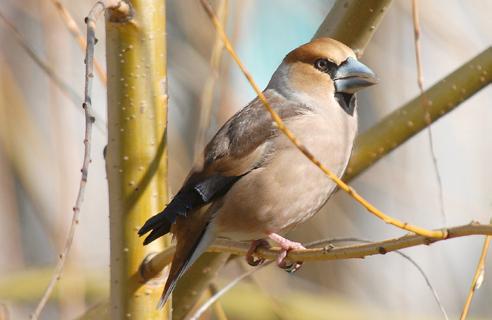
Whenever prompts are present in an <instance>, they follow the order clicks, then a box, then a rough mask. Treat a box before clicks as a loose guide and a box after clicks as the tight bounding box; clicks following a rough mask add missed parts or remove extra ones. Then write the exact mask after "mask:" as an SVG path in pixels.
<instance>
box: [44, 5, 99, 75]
mask: <svg viewBox="0 0 492 320" xmlns="http://www.w3.org/2000/svg"><path fill="white" fill-rule="evenodd" d="M51 3H52V4H53V5H54V6H55V8H56V10H57V11H58V13H59V14H60V17H61V18H62V20H63V22H64V24H65V26H66V27H67V29H68V31H69V32H70V34H71V35H72V36H73V37H74V38H75V40H77V43H78V44H79V46H80V48H81V49H82V50H83V51H85V49H86V46H87V42H86V41H85V38H84V36H83V34H82V31H81V30H80V28H79V26H78V25H77V23H76V22H75V20H74V18H73V17H72V15H71V14H70V12H69V11H68V10H67V8H65V6H64V5H63V4H62V3H61V1H59V0H51ZM94 68H95V69H96V73H97V75H98V77H99V79H100V80H101V82H102V83H103V84H104V85H106V82H107V78H106V72H105V71H104V69H103V67H102V66H101V64H100V63H99V62H98V61H97V59H96V58H94Z"/></svg>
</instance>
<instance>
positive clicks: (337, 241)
mask: <svg viewBox="0 0 492 320" xmlns="http://www.w3.org/2000/svg"><path fill="white" fill-rule="evenodd" d="M340 242H358V243H374V241H370V240H365V239H359V238H334V239H326V240H317V241H313V242H310V243H307V244H305V245H304V246H305V247H306V248H311V247H315V246H317V245H320V244H322V243H329V244H331V245H333V244H335V243H340ZM395 253H397V254H398V255H400V256H401V257H402V258H404V259H405V260H407V261H409V262H410V263H411V264H412V265H413V266H414V267H415V268H416V269H417V271H418V272H419V273H420V275H421V276H422V278H424V281H425V283H426V284H427V287H429V289H430V290H431V293H432V295H433V296H434V300H436V303H437V306H438V307H439V309H440V310H441V313H442V315H443V317H444V319H446V320H448V319H449V317H448V314H447V312H446V309H445V308H444V306H443V305H442V303H441V299H439V295H438V294H437V291H436V289H434V286H432V283H431V282H430V279H429V277H427V275H426V274H425V271H424V269H422V267H421V266H420V265H419V264H418V263H417V262H416V261H415V260H413V258H412V257H410V256H409V255H407V254H405V253H403V252H401V251H400V250H396V251H395Z"/></svg>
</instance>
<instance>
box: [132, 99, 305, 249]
mask: <svg viewBox="0 0 492 320" xmlns="http://www.w3.org/2000/svg"><path fill="white" fill-rule="evenodd" d="M265 96H266V97H267V99H268V101H269V103H270V105H271V106H272V108H273V109H274V110H275V111H276V112H277V113H278V114H279V115H280V117H281V118H282V119H284V120H286V119H289V118H292V117H296V116H299V115H302V114H305V113H307V112H309V108H308V107H307V106H305V105H302V104H297V103H293V102H290V101H289V100H287V99H286V98H284V97H283V96H281V95H279V94H278V93H276V92H275V91H274V90H267V91H265ZM277 134H278V130H277V129H276V127H275V126H274V125H273V122H272V119H271V116H270V114H269V113H268V112H267V111H266V110H265V108H264V107H263V105H262V103H261V101H260V100H259V99H255V100H253V101H252V102H251V103H250V104H249V105H248V106H246V107H245V108H244V109H242V110H241V111H240V112H238V113H236V114H235V115H234V116H233V117H232V118H231V119H229V121H227V122H226V123H225V124H224V126H222V128H221V129H220V130H219V131H218V132H217V134H216V135H215V136H214V137H213V138H212V140H211V141H210V143H209V144H208V145H207V147H206V148H205V152H204V166H203V169H202V170H200V171H192V172H191V173H190V175H189V176H188V178H187V179H186V181H185V183H184V184H183V186H182V187H181V189H180V190H179V192H178V193H177V194H176V196H175V197H174V198H173V200H172V201H171V202H170V203H169V204H168V205H167V206H166V208H165V209H164V210H163V211H162V212H160V213H159V214H157V215H155V216H153V217H151V218H150V219H149V220H147V222H146V223H145V225H144V226H143V227H142V228H141V229H140V230H139V232H138V233H139V235H140V236H142V235H144V234H146V233H148V232H149V231H151V232H150V234H149V235H148V236H147V237H146V239H145V241H144V244H148V243H150V242H152V241H154V240H155V239H157V238H159V237H161V236H163V235H165V234H167V233H168V232H169V231H170V230H171V226H172V225H173V224H174V222H175V221H176V218H177V217H178V216H182V217H186V216H188V215H189V214H190V213H192V212H194V211H195V210H196V209H198V208H201V207H202V206H204V205H206V204H208V203H210V202H212V201H213V200H215V199H217V198H219V197H221V196H223V195H224V194H225V193H226V192H227V191H228V190H229V189H230V188H231V187H232V186H233V185H234V183H235V182H236V181H238V180H239V179H241V177H243V176H245V175H247V174H248V173H249V172H251V170H254V169H256V168H260V167H261V166H262V165H263V164H264V163H265V161H266V160H267V159H268V155H269V153H270V152H271V151H272V146H271V145H270V143H269V142H270V141H271V138H272V137H273V136H275V135H277Z"/></svg>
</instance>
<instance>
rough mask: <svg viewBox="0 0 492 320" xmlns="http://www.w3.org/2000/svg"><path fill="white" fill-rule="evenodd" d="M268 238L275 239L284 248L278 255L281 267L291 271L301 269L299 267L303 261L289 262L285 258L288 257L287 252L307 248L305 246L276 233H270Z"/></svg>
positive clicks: (278, 262) (278, 263)
mask: <svg viewBox="0 0 492 320" xmlns="http://www.w3.org/2000/svg"><path fill="white" fill-rule="evenodd" d="M268 238H270V239H271V240H273V241H275V242H276V243H277V244H278V245H279V246H280V248H282V252H280V254H279V255H278V257H277V265H278V266H279V267H280V268H282V269H285V270H286V271H287V272H291V273H293V272H296V271H297V270H299V268H300V267H301V266H302V261H298V262H294V263H290V264H288V263H287V261H286V259H285V258H286V257H287V254H288V253H289V251H291V250H300V249H306V248H304V246H303V245H302V244H301V243H299V242H294V241H290V240H289V239H285V238H284V237H282V236H279V235H278V234H276V233H270V234H269V235H268Z"/></svg>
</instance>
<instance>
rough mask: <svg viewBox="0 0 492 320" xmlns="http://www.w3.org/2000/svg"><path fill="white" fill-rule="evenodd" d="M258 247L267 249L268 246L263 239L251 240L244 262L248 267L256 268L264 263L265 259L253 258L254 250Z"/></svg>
mask: <svg viewBox="0 0 492 320" xmlns="http://www.w3.org/2000/svg"><path fill="white" fill-rule="evenodd" d="M259 247H267V248H269V247H270V245H269V244H268V241H266V240H265V239H259V240H253V241H252V242H251V246H250V247H249V249H248V253H246V262H248V264H249V265H250V266H253V267H256V266H258V265H260V264H262V263H263V262H265V259H263V258H257V257H255V256H254V254H255V252H256V249H258V248H259Z"/></svg>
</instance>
